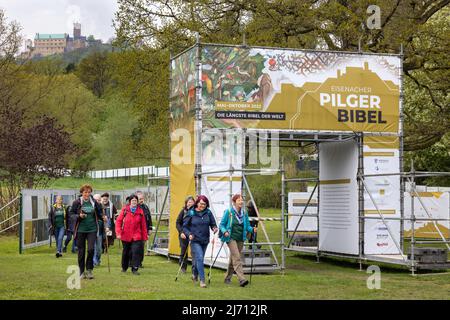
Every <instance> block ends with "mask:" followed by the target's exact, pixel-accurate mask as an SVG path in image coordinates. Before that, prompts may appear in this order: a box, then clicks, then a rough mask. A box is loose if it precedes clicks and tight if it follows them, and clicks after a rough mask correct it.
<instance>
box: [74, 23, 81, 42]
mask: <svg viewBox="0 0 450 320" xmlns="http://www.w3.org/2000/svg"><path fill="white" fill-rule="evenodd" d="M80 37H81V23H79V22H75V23H74V24H73V38H74V39H79V38H80Z"/></svg>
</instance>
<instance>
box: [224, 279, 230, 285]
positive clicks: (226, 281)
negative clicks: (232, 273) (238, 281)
mask: <svg viewBox="0 0 450 320" xmlns="http://www.w3.org/2000/svg"><path fill="white" fill-rule="evenodd" d="M223 282H224V283H225V284H231V279H225V280H224V281H223Z"/></svg>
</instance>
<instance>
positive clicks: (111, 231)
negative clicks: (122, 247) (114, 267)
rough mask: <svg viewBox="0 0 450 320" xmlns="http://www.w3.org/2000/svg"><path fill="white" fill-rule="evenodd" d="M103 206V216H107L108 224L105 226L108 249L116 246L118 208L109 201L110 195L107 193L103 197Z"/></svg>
mask: <svg viewBox="0 0 450 320" xmlns="http://www.w3.org/2000/svg"><path fill="white" fill-rule="evenodd" d="M101 198H102V200H101V206H102V210H103V214H104V215H105V216H106V219H107V222H106V225H105V228H106V235H105V245H106V241H108V247H109V246H113V245H114V239H115V236H116V227H115V223H116V215H117V208H116V206H115V205H114V204H113V203H112V202H111V200H109V193H108V192H105V193H103V194H102V195H101Z"/></svg>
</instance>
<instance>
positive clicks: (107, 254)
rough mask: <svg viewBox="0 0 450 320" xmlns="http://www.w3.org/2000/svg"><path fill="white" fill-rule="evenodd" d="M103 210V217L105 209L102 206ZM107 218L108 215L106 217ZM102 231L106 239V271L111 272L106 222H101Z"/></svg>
mask: <svg viewBox="0 0 450 320" xmlns="http://www.w3.org/2000/svg"><path fill="white" fill-rule="evenodd" d="M102 211H103V217H106V215H105V209H104V208H102ZM106 219H108V217H106ZM103 232H104V233H105V240H106V259H107V261H108V272H109V273H111V268H110V266H109V246H108V233H107V232H106V224H105V222H103Z"/></svg>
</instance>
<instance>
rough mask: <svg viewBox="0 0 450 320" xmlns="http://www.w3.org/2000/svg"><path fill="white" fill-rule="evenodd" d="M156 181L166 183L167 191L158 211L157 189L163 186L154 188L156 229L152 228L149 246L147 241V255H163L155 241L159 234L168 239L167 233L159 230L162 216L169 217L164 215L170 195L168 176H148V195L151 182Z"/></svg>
mask: <svg viewBox="0 0 450 320" xmlns="http://www.w3.org/2000/svg"><path fill="white" fill-rule="evenodd" d="M158 180H163V181H167V190H166V194H165V195H164V200H163V203H162V206H161V209H160V210H159V211H158V209H159V208H158V187H165V186H159V185H156V186H155V188H156V189H155V214H156V217H157V223H156V228H155V229H153V228H152V233H153V241H152V243H151V244H150V241H147V254H149V253H150V252H155V253H158V254H165V252H164V250H161V249H160V248H157V247H156V239H157V238H158V236H159V234H161V233H162V234H167V239H168V238H169V231H165V230H159V228H160V224H161V220H162V218H163V216H170V214H167V213H164V210H165V208H166V204H167V203H168V202H167V197H168V196H169V193H170V179H169V176H161V177H159V176H149V177H147V192H148V193H150V187H151V181H158ZM152 222H153V221H152ZM149 240H150V239H149Z"/></svg>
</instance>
